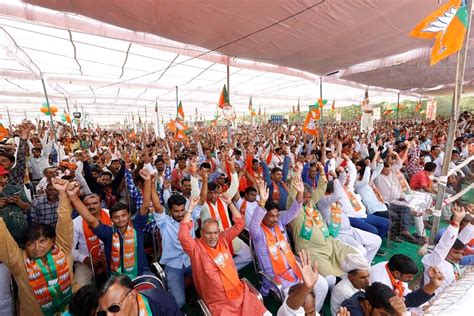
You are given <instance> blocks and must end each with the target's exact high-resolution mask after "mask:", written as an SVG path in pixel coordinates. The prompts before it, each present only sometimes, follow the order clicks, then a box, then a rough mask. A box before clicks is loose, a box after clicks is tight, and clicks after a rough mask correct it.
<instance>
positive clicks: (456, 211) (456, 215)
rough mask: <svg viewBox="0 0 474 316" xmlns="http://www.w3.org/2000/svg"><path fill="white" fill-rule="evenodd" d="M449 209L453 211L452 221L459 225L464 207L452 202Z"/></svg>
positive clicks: (464, 213)
mask: <svg viewBox="0 0 474 316" xmlns="http://www.w3.org/2000/svg"><path fill="white" fill-rule="evenodd" d="M451 211H452V212H453V222H455V223H456V224H457V225H458V226H459V224H460V223H461V221H462V219H463V218H464V216H466V210H465V209H464V207H460V206H459V205H457V204H454V206H453V207H452V209H451Z"/></svg>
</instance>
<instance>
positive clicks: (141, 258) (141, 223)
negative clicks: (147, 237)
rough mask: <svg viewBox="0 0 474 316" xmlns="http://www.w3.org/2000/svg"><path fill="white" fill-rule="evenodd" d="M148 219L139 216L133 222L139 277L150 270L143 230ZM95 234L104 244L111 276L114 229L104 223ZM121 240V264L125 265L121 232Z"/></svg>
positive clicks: (108, 270) (146, 216)
mask: <svg viewBox="0 0 474 316" xmlns="http://www.w3.org/2000/svg"><path fill="white" fill-rule="evenodd" d="M147 219H148V215H145V216H142V215H140V214H137V215H136V216H135V218H134V219H133V220H132V224H133V228H134V229H135V232H136V234H137V256H138V258H137V260H138V275H141V274H142V273H143V271H144V270H145V268H146V269H148V260H147V259H146V256H145V248H144V246H143V243H144V242H143V228H144V227H145V225H146V222H147ZM93 232H94V234H96V235H97V237H99V239H100V240H102V241H103V243H104V250H105V258H106V261H107V272H108V273H109V274H110V259H111V253H112V236H113V234H114V232H115V229H114V228H113V227H110V226H107V225H104V224H102V223H100V224H99V226H97V227H96V228H95V229H93ZM119 239H120V262H121V264H122V265H123V260H122V258H123V238H122V234H121V233H120V232H119Z"/></svg>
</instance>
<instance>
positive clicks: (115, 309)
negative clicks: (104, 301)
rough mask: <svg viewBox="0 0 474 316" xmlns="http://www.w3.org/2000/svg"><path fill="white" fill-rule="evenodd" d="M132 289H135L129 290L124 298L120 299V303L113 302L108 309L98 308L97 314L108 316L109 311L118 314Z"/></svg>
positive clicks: (98, 315)
mask: <svg viewBox="0 0 474 316" xmlns="http://www.w3.org/2000/svg"><path fill="white" fill-rule="evenodd" d="M131 291H133V290H128V292H127V294H125V296H124V297H123V298H122V300H120V302H119V303H113V304H112V305H110V306H109V307H107V310H103V309H100V310H97V313H96V315H97V316H106V315H107V312H109V313H112V314H116V313H118V312H120V308H121V306H122V304H123V302H124V301H125V299H126V298H127V296H128V294H130V292H131Z"/></svg>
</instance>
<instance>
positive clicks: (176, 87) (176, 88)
mask: <svg viewBox="0 0 474 316" xmlns="http://www.w3.org/2000/svg"><path fill="white" fill-rule="evenodd" d="M175 90H176V117H178V116H179V115H178V106H179V105H178V86H175Z"/></svg>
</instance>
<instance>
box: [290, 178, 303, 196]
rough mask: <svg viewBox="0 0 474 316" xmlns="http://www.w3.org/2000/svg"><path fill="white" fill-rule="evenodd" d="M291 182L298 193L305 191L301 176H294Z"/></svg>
mask: <svg viewBox="0 0 474 316" xmlns="http://www.w3.org/2000/svg"><path fill="white" fill-rule="evenodd" d="M291 184H292V185H293V186H294V187H295V189H296V191H297V192H298V193H303V192H304V183H303V180H301V177H294V178H293V181H292V182H291Z"/></svg>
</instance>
